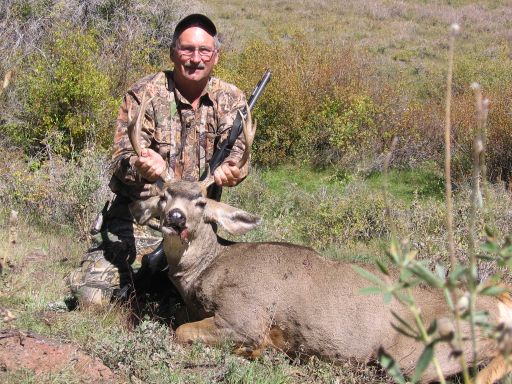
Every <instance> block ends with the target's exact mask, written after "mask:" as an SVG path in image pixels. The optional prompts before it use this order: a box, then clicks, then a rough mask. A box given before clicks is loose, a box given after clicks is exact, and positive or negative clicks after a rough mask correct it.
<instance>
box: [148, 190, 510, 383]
mask: <svg viewBox="0 0 512 384" xmlns="http://www.w3.org/2000/svg"><path fill="white" fill-rule="evenodd" d="M166 188H167V189H166V192H165V194H164V196H163V197H162V198H161V199H160V203H159V207H160V208H159V210H160V212H159V213H160V218H161V225H162V232H163V234H164V250H165V253H166V256H167V261H168V263H169V278H170V279H171V280H172V282H173V283H174V284H175V286H176V287H177V288H178V290H179V291H180V293H181V295H182V297H183V299H184V300H185V303H186V304H187V308H188V309H189V310H190V311H192V312H193V313H194V314H195V316H196V318H198V319H202V320H200V321H196V322H192V323H187V324H184V325H182V326H180V327H179V328H178V329H177V331H176V335H177V338H178V340H179V341H180V342H183V343H190V342H193V341H195V340H202V341H204V342H206V343H209V344H220V343H222V342H223V341H224V340H226V339H229V340H232V341H233V342H235V344H236V345H238V346H239V347H240V349H239V351H242V352H244V353H249V354H252V355H253V356H254V355H257V354H258V353H259V351H261V349H262V348H265V347H267V346H272V347H275V348H278V349H280V350H282V351H284V352H286V353H288V354H291V355H299V356H308V355H315V356H318V357H320V358H323V359H325V360H329V361H343V360H347V359H356V360H359V361H368V360H371V359H373V358H375V357H376V354H377V351H378V350H379V348H383V349H384V350H385V351H386V352H387V353H389V354H390V355H391V356H393V357H394V358H395V360H396V361H397V362H398V363H399V365H400V366H401V367H402V369H403V371H404V372H405V373H412V372H413V371H414V369H415V364H416V362H417V360H418V358H419V356H420V354H421V352H422V351H423V346H422V345H421V344H420V343H418V342H416V341H414V340H413V339H411V338H408V337H406V336H404V335H401V334H400V333H398V332H396V331H395V330H394V329H393V328H392V326H391V323H392V322H394V318H393V316H392V315H391V310H393V311H395V312H396V313H399V314H400V315H401V316H402V317H403V318H405V319H406V320H408V321H409V322H411V323H412V322H413V317H412V315H411V314H410V313H409V311H408V310H407V309H406V308H404V307H403V306H402V305H401V304H400V303H398V302H397V301H395V300H393V301H391V303H389V304H385V303H384V300H383V298H382V295H361V294H360V293H359V291H360V289H361V288H364V287H367V286H369V285H371V283H370V282H368V281H367V280H366V279H365V278H363V277H362V276H360V275H359V274H358V273H357V272H356V271H355V270H354V269H353V267H352V265H351V264H349V263H343V262H336V261H331V260H327V259H325V258H323V257H322V256H320V255H319V254H318V253H316V252H315V251H314V250H313V249H311V248H307V247H301V246H297V245H292V244H287V243H233V242H229V241H226V240H223V239H221V238H219V237H218V236H217V235H216V233H215V230H214V229H213V226H212V225H213V223H218V224H220V225H222V226H223V227H224V228H225V229H226V230H227V231H228V232H231V233H234V234H237V233H243V232H246V231H247V230H250V229H251V228H253V227H255V226H256V225H258V224H259V218H257V217H255V216H253V215H250V214H248V213H247V212H244V211H242V210H238V209H236V208H233V207H230V206H228V205H226V204H223V203H218V202H215V201H212V200H209V199H205V198H203V197H202V195H201V189H200V187H199V185H198V183H188V182H176V183H171V184H169V185H167V187H166ZM148 211H149V210H148ZM365 268H368V267H365ZM369 269H372V268H369ZM372 272H374V273H376V274H378V271H376V270H374V269H373V270H372ZM414 294H415V298H416V300H417V303H418V306H419V307H420V308H421V309H422V314H423V317H424V319H425V321H426V323H427V324H429V323H430V322H431V321H432V320H434V319H438V320H439V319H448V320H450V321H451V315H450V314H449V311H448V309H447V306H446V304H445V302H444V298H443V296H442V292H441V291H438V290H432V289H427V288H415V291H414ZM500 305H501V307H500ZM477 308H478V310H480V311H487V312H489V314H490V316H491V320H493V321H494V322H496V323H497V322H499V321H500V320H501V317H503V313H502V312H503V308H504V306H503V304H502V303H501V302H500V301H499V300H498V299H497V298H494V297H480V298H479V301H478V303H477ZM500 308H501V311H502V312H500ZM505 312H506V313H507V316H511V314H512V310H511V309H510V307H506V309H505ZM464 324H465V323H464ZM464 326H465V327H466V328H465V329H464V330H463V334H465V335H469V328H468V327H467V325H464ZM451 351H452V350H451V348H450V347H449V346H448V345H447V344H446V343H439V344H438V345H437V346H436V355H437V356H438V357H439V360H440V364H441V367H442V369H443V373H444V374H445V375H450V374H454V373H457V372H458V371H460V366H459V362H458V360H457V359H454V358H451V357H450V356H449V355H450V353H451ZM463 351H464V353H465V354H466V357H467V360H468V361H470V362H471V359H472V356H471V348H470V342H469V341H468V342H467V344H465V345H464V348H463ZM496 354H497V351H496V347H495V345H494V342H491V341H489V340H486V339H484V338H481V340H479V358H481V359H483V360H488V359H490V358H493V357H494V356H495V355H496ZM436 377H437V376H436V372H435V370H434V367H433V366H432V365H431V366H430V367H429V369H427V371H426V372H425V374H424V376H423V377H422V381H425V382H428V381H431V380H435V379H436ZM483 382H487V381H483Z"/></svg>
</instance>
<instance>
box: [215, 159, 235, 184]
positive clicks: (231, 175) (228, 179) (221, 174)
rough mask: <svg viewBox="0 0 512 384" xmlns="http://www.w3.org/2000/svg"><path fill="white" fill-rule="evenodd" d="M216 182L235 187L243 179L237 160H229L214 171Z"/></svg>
mask: <svg viewBox="0 0 512 384" xmlns="http://www.w3.org/2000/svg"><path fill="white" fill-rule="evenodd" d="M213 177H214V179H215V184H217V185H218V186H221V187H233V186H235V185H237V184H238V183H239V182H240V181H242V177H241V172H240V168H238V167H237V166H236V162H234V161H232V160H228V161H227V162H225V163H223V164H222V165H221V166H220V167H218V168H217V169H216V170H215V172H213Z"/></svg>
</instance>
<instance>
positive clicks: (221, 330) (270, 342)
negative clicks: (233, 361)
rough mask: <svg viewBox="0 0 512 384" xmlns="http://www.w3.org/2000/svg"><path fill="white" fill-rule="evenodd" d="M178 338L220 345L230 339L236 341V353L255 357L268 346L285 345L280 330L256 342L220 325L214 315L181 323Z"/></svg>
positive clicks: (189, 342) (184, 340) (185, 341)
mask: <svg viewBox="0 0 512 384" xmlns="http://www.w3.org/2000/svg"><path fill="white" fill-rule="evenodd" d="M176 340H177V341H178V342H179V343H181V344H192V343H193V342H195V341H202V342H203V343H205V344H208V345H220V344H222V343H223V342H224V341H226V340H230V341H232V342H234V343H235V346H234V352H235V353H236V354H238V355H242V356H245V357H248V358H253V359H254V358H257V357H259V356H260V355H261V353H262V351H263V350H264V349H265V348H266V347H274V348H278V349H280V347H281V346H282V345H284V342H283V341H282V335H281V333H280V332H276V331H275V330H271V331H270V333H269V334H268V335H266V337H265V338H264V340H263V342H260V343H254V342H253V341H251V340H249V339H248V338H247V337H244V336H242V335H240V334H237V333H236V332H235V331H234V330H233V329H231V328H226V327H221V326H219V325H218V324H216V323H215V318H214V317H208V318H206V319H203V320H200V321H195V322H192V323H186V324H183V325H180V326H179V327H178V329H176Z"/></svg>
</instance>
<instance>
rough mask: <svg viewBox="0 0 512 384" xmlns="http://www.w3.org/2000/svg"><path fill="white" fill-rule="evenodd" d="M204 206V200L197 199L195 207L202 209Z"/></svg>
mask: <svg viewBox="0 0 512 384" xmlns="http://www.w3.org/2000/svg"><path fill="white" fill-rule="evenodd" d="M205 206H206V199H199V200H197V201H196V207H198V208H204V207H205Z"/></svg>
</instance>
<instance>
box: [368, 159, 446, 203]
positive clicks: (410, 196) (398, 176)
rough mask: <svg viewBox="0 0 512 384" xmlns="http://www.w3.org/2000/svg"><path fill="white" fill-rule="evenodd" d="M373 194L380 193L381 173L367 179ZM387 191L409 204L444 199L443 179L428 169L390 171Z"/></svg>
mask: <svg viewBox="0 0 512 384" xmlns="http://www.w3.org/2000/svg"><path fill="white" fill-rule="evenodd" d="M367 181H368V185H369V187H370V190H371V191H372V192H373V193H382V190H383V188H384V186H385V177H384V175H383V174H382V173H378V174H372V175H370V177H368V180H367ZM388 191H389V193H390V194H391V195H392V196H394V197H395V198H397V199H400V200H403V201H405V202H408V203H411V202H412V201H414V200H417V199H429V198H432V199H435V200H438V201H440V200H442V199H444V178H443V176H442V174H441V173H440V171H438V170H433V169H429V168H428V167H418V168H416V169H409V170H391V171H390V172H389V174H388Z"/></svg>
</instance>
